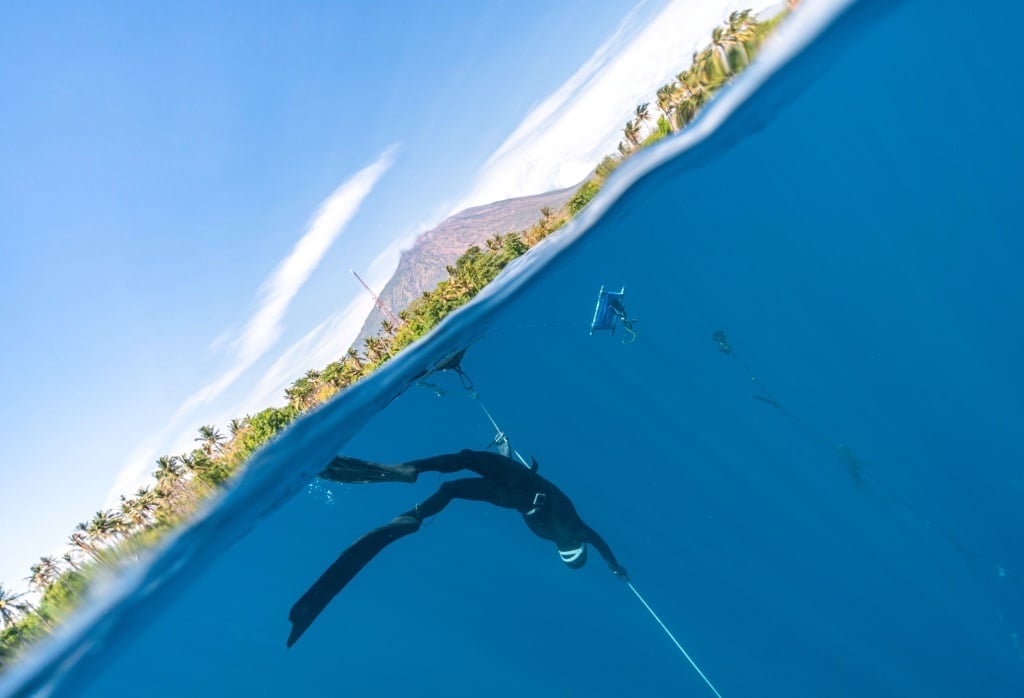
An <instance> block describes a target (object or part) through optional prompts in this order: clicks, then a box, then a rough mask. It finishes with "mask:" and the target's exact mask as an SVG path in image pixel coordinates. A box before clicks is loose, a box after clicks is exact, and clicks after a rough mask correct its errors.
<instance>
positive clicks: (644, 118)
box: [633, 102, 651, 129]
mask: <svg viewBox="0 0 1024 698" xmlns="http://www.w3.org/2000/svg"><path fill="white" fill-rule="evenodd" d="M650 106H651V104H650V102H644V103H643V104H638V105H637V106H636V111H635V112H634V113H633V116H634V117H636V118H635V119H633V120H634V121H635V122H636V127H637V129H639V128H640V127H641V126H643V125H644V124H646V123H647V122H648V121H650V120H651V112H650Z"/></svg>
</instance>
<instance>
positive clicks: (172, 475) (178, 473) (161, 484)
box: [153, 456, 185, 495]
mask: <svg viewBox="0 0 1024 698" xmlns="http://www.w3.org/2000/svg"><path fill="white" fill-rule="evenodd" d="M184 474H185V471H184V469H183V468H182V467H181V465H180V464H179V463H178V458H177V457H176V456H160V457H159V458H157V459H156V472H154V473H153V477H155V478H156V486H157V489H158V490H160V491H161V492H163V493H164V494H166V495H171V494H173V493H174V491H175V490H176V489H178V488H179V487H180V486H181V478H182V475H184Z"/></svg>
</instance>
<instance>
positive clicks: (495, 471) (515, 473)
mask: <svg viewBox="0 0 1024 698" xmlns="http://www.w3.org/2000/svg"><path fill="white" fill-rule="evenodd" d="M405 465H408V466H411V467H413V468H415V469H416V472H418V473H425V472H431V473H457V472H459V471H460V470H469V471H472V472H474V473H476V474H477V475H480V476H482V477H485V478H487V479H488V480H493V481H496V482H500V483H503V484H506V485H509V486H511V485H513V484H514V483H515V482H516V481H517V480H518V479H519V478H520V477H521V476H522V475H523V474H524V473H527V472H529V471H528V470H526V469H525V468H523V467H521V466H520V465H519V464H518V463H517V462H515V461H514V460H512V459H511V458H508V457H506V456H502V455H500V454H498V453H492V452H491V451H470V450H469V449H466V450H464V451H459V452H458V453H445V454H443V455H440V456H431V457H430V458H420V459H417V460H411V461H408V462H406V463H405Z"/></svg>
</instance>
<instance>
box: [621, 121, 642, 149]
mask: <svg viewBox="0 0 1024 698" xmlns="http://www.w3.org/2000/svg"><path fill="white" fill-rule="evenodd" d="M622 135H624V136H625V137H626V141H628V142H629V144H630V145H631V146H632V147H633V148H634V149H635V148H637V147H638V146H639V145H640V126H639V125H638V124H637V123H636V121H634V120H632V119H630V120H629V121H627V122H626V127H625V128H623V129H622Z"/></svg>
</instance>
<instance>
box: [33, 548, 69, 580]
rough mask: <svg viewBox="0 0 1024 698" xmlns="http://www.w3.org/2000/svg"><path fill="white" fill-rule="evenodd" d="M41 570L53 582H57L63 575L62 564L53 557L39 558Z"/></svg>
mask: <svg viewBox="0 0 1024 698" xmlns="http://www.w3.org/2000/svg"><path fill="white" fill-rule="evenodd" d="M39 568H40V570H42V572H43V574H45V575H46V576H47V577H49V578H50V580H51V582H52V581H56V580H57V579H59V578H60V576H61V575H62V574H63V571H62V570H61V568H60V563H59V562H57V558H55V557H53V556H52V555H47V556H46V557H41V558H39Z"/></svg>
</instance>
